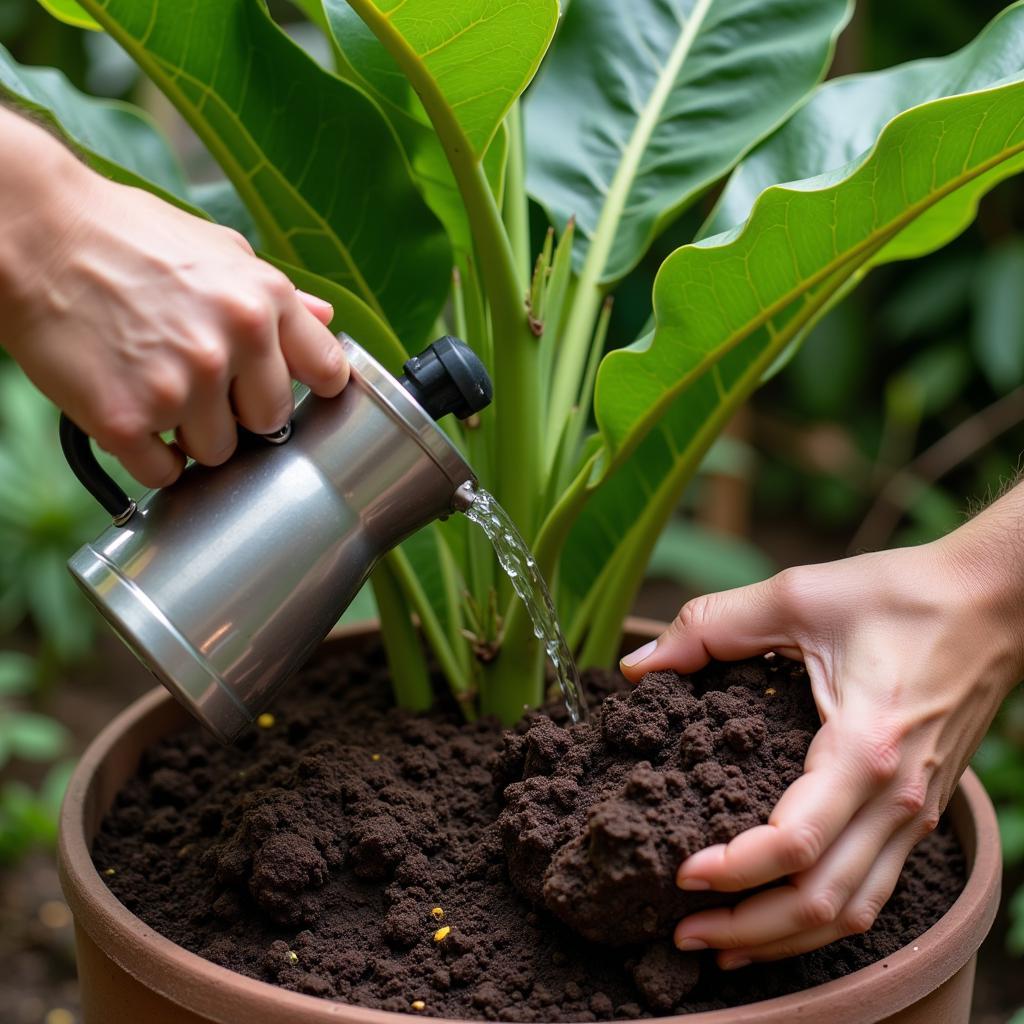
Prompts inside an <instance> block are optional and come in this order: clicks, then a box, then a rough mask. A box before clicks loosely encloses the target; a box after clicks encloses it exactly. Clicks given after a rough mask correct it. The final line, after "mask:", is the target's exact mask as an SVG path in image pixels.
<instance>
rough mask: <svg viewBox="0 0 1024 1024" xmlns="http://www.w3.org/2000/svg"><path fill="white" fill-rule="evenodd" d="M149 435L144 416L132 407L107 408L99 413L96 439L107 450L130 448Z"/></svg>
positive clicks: (114, 450)
mask: <svg viewBox="0 0 1024 1024" xmlns="http://www.w3.org/2000/svg"><path fill="white" fill-rule="evenodd" d="M148 435H149V430H148V429H147V424H146V420H145V418H144V417H143V416H142V415H141V414H140V413H139V412H137V411H136V410H134V409H108V410H105V411H104V412H102V413H101V414H100V419H99V425H98V426H97V428H96V431H95V437H96V440H97V441H98V442H99V444H100V446H101V447H102V448H104V449H105V450H106V451H108V452H113V453H115V454H116V453H117V452H118V451H125V450H131V449H132V448H134V447H136V446H137V445H138V443H139V441H140V440H142V439H143V438H144V437H147V436H148Z"/></svg>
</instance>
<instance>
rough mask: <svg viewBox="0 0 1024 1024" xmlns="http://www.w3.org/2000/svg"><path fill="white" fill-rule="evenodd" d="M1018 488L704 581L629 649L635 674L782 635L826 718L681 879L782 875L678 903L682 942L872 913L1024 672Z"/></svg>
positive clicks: (812, 939)
mask: <svg viewBox="0 0 1024 1024" xmlns="http://www.w3.org/2000/svg"><path fill="white" fill-rule="evenodd" d="M1015 495H1016V499H1015V507H1013V508H1011V509H1010V512H1009V514H1007V510H1006V508H1005V507H1004V508H1003V509H1002V514H1000V511H999V506H997V507H996V509H995V510H990V511H989V513H986V514H985V515H984V516H982V517H980V518H979V519H978V520H975V521H974V522H973V523H971V524H968V526H966V527H963V528H962V529H961V530H960V531H957V533H954V534H952V535H950V537H948V538H946V539H944V540H943V541H939V542H936V543H934V544H929V545H926V546H923V547H919V548H908V549H902V550H897V551H891V552H883V553H878V554H869V555H862V556H860V557H857V558H851V559H847V560H845V561H840V562H834V563H831V564H825V565H816V566H806V567H802V568H798V569H791V570H787V571H785V572H783V573H780V574H779V575H778V576H776V577H774V578H773V579H771V580H768V581H767V582H765V583H762V584H757V585H755V586H751V587H744V588H742V589H739V590H733V591H728V592H725V593H720V594H712V595H710V596H707V597H702V598H698V599H697V600H695V601H691V602H690V603H689V604H687V605H685V606H684V607H683V608H682V610H681V611H680V613H679V615H678V616H677V618H676V620H675V621H674V622H673V623H672V625H671V626H670V627H669V629H668V630H667V631H666V632H665V633H664V634H662V636H661V637H660V638H659V639H658V640H657V641H656V645H655V646H654V647H653V649H652V648H651V647H650V645H649V646H648V647H647V648H641V649H640V651H638V652H635V653H634V654H633V655H630V656H628V657H627V658H625V659H624V660H623V663H622V668H623V671H624V672H625V674H626V675H627V676H628V677H629V678H630V679H632V680H633V681H637V680H638V679H639V678H640V677H641V676H642V675H643V674H644V673H646V672H652V671H658V670H663V669H675V670H677V671H680V672H693V671H695V670H697V669H699V668H700V667H701V666H703V665H704V664H706V663H707V661H708V660H709V659H710V658H719V659H725V660H731V659H737V658H744V657H750V656H753V655H757V654H759V653H763V652H767V651H777V652H779V653H780V654H784V655H786V656H787V657H791V658H798V659H801V660H803V661H804V663H805V665H806V667H807V671H808V675H809V677H810V680H811V686H812V690H813V693H814V697H815V700H816V702H817V706H818V711H819V713H820V715H821V719H822V723H823V724H822V727H821V729H820V731H819V732H818V733H817V735H816V736H815V738H814V740H813V742H812V744H811V747H810V749H809V751H808V754H807V758H806V762H805V774H804V775H803V776H801V778H800V779H798V780H797V781H796V782H795V783H794V784H793V785H792V786H791V787H790V788H789V789H788V790H787V791H786V793H785V794H784V795H783V797H782V799H781V800H780V801H779V803H778V805H777V806H776V807H775V810H774V811H773V813H772V815H771V817H770V819H769V822H768V824H766V825H763V826H761V827H758V828H753V829H750V830H748V831H747V832H744V833H741V834H740V835H739V836H737V837H736V838H734V839H733V840H732V841H731V842H730V843H728V844H727V845H717V846H711V847H708V848H707V849H705V850H702V851H700V852H698V853H696V854H694V855H693V856H692V857H690V858H688V859H687V860H686V861H685V862H684V863H683V864H682V865H681V866H680V868H679V871H678V875H677V879H676V881H677V884H678V885H680V886H681V887H682V888H684V889H691V890H705V889H714V890H718V891H723V892H737V891H740V890H744V889H749V888H754V887H757V886H762V885H765V884H767V883H771V882H779V881H780V880H783V881H782V883H781V884H779V885H777V886H775V887H773V888H771V889H768V890H765V891H762V892H760V893H758V894H756V895H754V896H751V897H748V898H747V899H746V900H744V901H743V902H741V903H739V904H738V905H737V906H735V907H733V908H731V909H715V910H708V911H704V912H701V913H697V914H693V915H691V916H690V917H688V918H686V919H684V920H683V921H681V922H680V923H679V925H678V926H677V928H676V931H675V942H676V944H677V946H678V947H679V948H680V949H684V950H696V949H704V948H708V947H711V948H715V949H718V950H720V952H719V953H718V956H717V959H718V963H719V966H721V967H722V968H725V969H732V968H737V967H743V966H746V965H747V964H748V963H750V962H753V961H764V960H774V959H779V958H782V957H787V956H793V955H796V954H798V953H803V952H807V951H809V950H812V949H816V948H818V947H820V946H823V945H826V944H828V943H830V942H833V941H835V940H836V939H839V938H842V937H843V936H846V935H850V934H853V933H856V932H863V931H866V930H867V929H869V928H870V927H871V925H872V924H873V923H874V920H875V918H876V916H877V915H878V912H879V911H880V909H881V908H882V906H883V905H884V904H885V902H886V901H887V900H888V898H889V896H890V895H891V893H892V891H893V888H894V887H895V885H896V882H897V880H898V878H899V875H900V872H901V871H902V868H903V864H904V862H905V860H906V858H907V856H908V854H909V853H910V851H911V849H912V848H913V847H914V846H915V845H916V843H917V842H918V841H919V840H920V839H921V838H922V837H923V836H924V835H926V834H927V833H928V832H929V831H931V830H932V829H934V828H935V826H936V824H937V822H938V820H939V815H940V813H941V812H942V811H943V810H944V809H945V807H946V804H947V802H948V800H949V798H950V796H951V795H952V792H953V790H954V788H955V787H956V784H957V781H958V780H959V778H960V775H961V774H962V773H963V770H964V768H965V767H966V765H967V763H968V760H969V759H970V757H971V755H972V754H973V752H974V750H975V749H976V748H977V746H978V744H979V743H980V741H981V739H982V737H983V735H984V733H985V731H986V729H987V728H988V726H989V723H990V722H991V720H992V717H993V715H994V714H995V712H996V710H997V708H998V706H999V704H1000V702H1001V701H1002V700H1003V698H1004V697H1005V696H1006V694H1007V693H1008V692H1009V690H1010V689H1011V688H1012V686H1013V684H1014V683H1016V682H1017V681H1018V680H1019V679H1020V678H1021V676H1022V675H1024V611H1022V609H1024V594H1022V585H1021V583H1020V582H1019V580H1017V579H1014V576H1016V577H1018V578H1019V577H1022V576H1024V574H1022V573H1021V572H1020V570H1019V566H1020V564H1021V557H1022V548H1024V545H1022V544H1021V537H1022V534H1024V530H1022V526H1021V524H1022V523H1024V518H1022V517H1021V511H1022V508H1024V488H1018V490H1017V492H1015ZM1008 500H1009V501H1011V503H1013V501H1014V496H1013V495H1010V496H1008V499H1004V503H1005V502H1007V501H1008ZM999 524H1003V525H1004V526H1011V527H1012V528H1013V533H1012V535H1010V536H1009V537H1008V536H1007V535H1005V534H1004V533H1003V531H1002V530H1001V529H999V528H998V526H999ZM1014 565H1016V566H1017V567H1018V568H1017V569H1016V570H1013V566H1014ZM1007 569H1009V570H1010V571H1009V572H1007Z"/></svg>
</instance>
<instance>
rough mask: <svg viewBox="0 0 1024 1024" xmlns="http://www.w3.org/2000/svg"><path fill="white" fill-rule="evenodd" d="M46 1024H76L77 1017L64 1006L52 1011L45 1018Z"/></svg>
mask: <svg viewBox="0 0 1024 1024" xmlns="http://www.w3.org/2000/svg"><path fill="white" fill-rule="evenodd" d="M44 1021H45V1024H75V1015H74V1014H73V1013H72V1012H71V1011H70V1010H65V1009H64V1007H63V1006H58V1007H57V1009H56V1010H51V1011H50V1012H49V1013H48V1014H47V1015H46V1017H45V1018H44Z"/></svg>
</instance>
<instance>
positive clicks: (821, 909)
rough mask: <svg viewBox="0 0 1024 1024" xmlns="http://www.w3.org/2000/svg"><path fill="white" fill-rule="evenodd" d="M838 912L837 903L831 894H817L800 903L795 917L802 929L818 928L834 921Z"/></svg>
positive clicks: (826, 892) (827, 892)
mask: <svg viewBox="0 0 1024 1024" xmlns="http://www.w3.org/2000/svg"><path fill="white" fill-rule="evenodd" d="M839 910H840V907H839V901H838V900H837V898H836V897H835V895H834V894H833V893H831V892H829V891H825V892H818V893H814V894H813V895H811V896H808V897H806V898H805V899H804V900H803V901H802V902H801V904H800V909H799V912H798V914H797V917H798V919H799V923H800V925H801V926H802V927H804V928H820V927H821V926H822V925H824V924H831V923H832V922H833V921H835V919H836V918H837V917H838V916H839Z"/></svg>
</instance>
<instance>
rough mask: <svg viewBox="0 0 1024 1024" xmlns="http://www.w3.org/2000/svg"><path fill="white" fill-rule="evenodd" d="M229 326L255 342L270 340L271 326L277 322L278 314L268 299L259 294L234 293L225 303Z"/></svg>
mask: <svg viewBox="0 0 1024 1024" xmlns="http://www.w3.org/2000/svg"><path fill="white" fill-rule="evenodd" d="M224 313H225V316H226V318H227V321H228V325H229V327H230V328H231V329H232V330H233V331H235V332H237V333H238V334H241V335H243V336H244V337H246V338H247V339H249V340H252V341H253V342H260V341H266V340H268V336H269V334H270V328H271V327H272V326H273V325H274V324H276V322H277V314H276V312H275V311H274V309H273V307H272V306H271V305H270V303H268V302H267V301H266V299H265V298H264V297H262V296H259V295H250V294H239V295H233V296H231V297H230V298H229V299H227V300H226V302H225V303H224Z"/></svg>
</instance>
